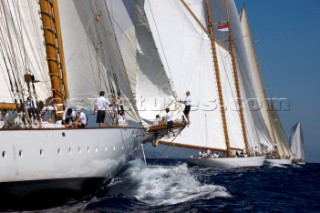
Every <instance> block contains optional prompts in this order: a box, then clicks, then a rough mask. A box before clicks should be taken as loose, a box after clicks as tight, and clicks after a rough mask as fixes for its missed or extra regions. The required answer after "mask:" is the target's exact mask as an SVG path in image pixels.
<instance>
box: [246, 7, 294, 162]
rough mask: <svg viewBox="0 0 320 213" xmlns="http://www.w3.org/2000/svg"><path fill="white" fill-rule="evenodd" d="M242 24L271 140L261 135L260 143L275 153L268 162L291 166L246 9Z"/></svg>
mask: <svg viewBox="0 0 320 213" xmlns="http://www.w3.org/2000/svg"><path fill="white" fill-rule="evenodd" d="M240 22H241V29H242V33H243V40H244V44H245V50H246V53H247V55H248V60H249V65H250V68H251V69H249V70H251V78H252V85H253V89H254V92H255V94H256V97H257V103H258V107H259V111H260V112H261V115H262V117H261V118H260V123H261V122H262V123H264V125H265V127H266V128H267V131H268V132H269V136H268V137H269V138H265V134H259V137H260V138H261V140H260V141H265V143H264V144H265V145H266V147H268V149H269V150H273V151H274V155H273V156H270V157H269V158H267V159H266V161H267V162H269V163H274V164H291V162H292V160H291V159H290V156H291V152H290V147H289V143H288V140H287V138H286V136H285V134H284V130H283V127H282V125H281V121H280V119H279V116H278V113H277V111H276V109H275V106H274V104H273V102H272V100H271V101H270V105H271V106H269V105H268V101H267V98H266V93H265V90H264V86H263V82H262V76H261V73H260V69H259V62H258V59H257V56H256V51H255V47H254V42H253V37H252V34H251V30H250V25H249V21H248V15H247V11H246V9H245V7H244V8H243V9H242V11H241V14H240ZM255 123H256V124H257V125H258V124H259V122H255Z"/></svg>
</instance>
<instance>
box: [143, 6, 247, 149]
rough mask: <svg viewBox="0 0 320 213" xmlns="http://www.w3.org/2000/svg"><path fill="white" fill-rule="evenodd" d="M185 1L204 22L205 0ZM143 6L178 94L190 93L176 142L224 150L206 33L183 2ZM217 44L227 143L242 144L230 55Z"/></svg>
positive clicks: (241, 147)
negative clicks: (187, 117)
mask: <svg viewBox="0 0 320 213" xmlns="http://www.w3.org/2000/svg"><path fill="white" fill-rule="evenodd" d="M186 3H187V5H188V7H189V8H190V9H191V11H193V8H195V9H194V11H195V13H194V14H195V15H196V16H199V17H197V18H198V19H199V20H200V22H201V23H203V22H204V20H205V17H204V15H205V12H204V7H203V4H204V2H203V1H197V2H194V1H186ZM145 10H146V13H147V17H148V19H149V21H150V25H151V29H152V32H153V33H154V37H155V40H156V43H157V45H158V49H159V50H160V54H161V57H162V59H163V61H165V62H166V63H165V64H164V65H165V67H166V70H167V71H168V72H169V76H172V79H173V82H174V86H175V88H176V90H177V93H178V96H179V97H181V98H183V97H184V93H185V92H186V91H187V90H189V91H190V92H191V96H192V97H193V104H194V106H193V107H192V112H191V115H190V117H191V125H190V126H189V127H188V128H187V129H186V130H184V131H183V132H182V133H181V134H180V135H179V136H178V137H177V138H176V139H175V140H174V142H175V143H180V144H183V145H189V147H190V146H195V147H208V148H212V149H220V150H226V141H225V138H224V129H223V124H222V122H223V121H222V116H221V111H220V103H219V93H218V88H217V80H216V79H217V78H216V76H215V70H214V64H213V56H212V50H211V41H210V38H209V37H208V35H207V33H206V32H205V31H204V30H203V28H202V26H200V25H199V23H198V22H197V20H196V19H195V18H194V17H193V15H192V14H191V13H190V11H189V10H188V9H187V7H185V6H184V4H183V3H182V2H181V1H155V0H148V1H146V2H145ZM169 19H170V20H169ZM216 46H217V57H218V61H219V62H218V63H219V68H220V79H221V84H222V93H223V99H224V102H225V108H226V120H227V121H226V123H227V128H228V136H229V140H230V147H232V148H238V149H243V148H244V147H245V145H244V141H243V135H242V132H241V123H240V118H239V111H238V110H237V107H236V105H235V100H236V92H235V85H234V79H233V75H232V66H231V56H230V53H229V52H228V51H227V50H226V49H225V48H224V47H223V46H221V45H220V44H218V43H216Z"/></svg>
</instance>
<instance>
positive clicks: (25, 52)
mask: <svg viewBox="0 0 320 213" xmlns="http://www.w3.org/2000/svg"><path fill="white" fill-rule="evenodd" d="M17 2H18V1H17ZM13 4H14V3H13ZM16 7H17V8H18V10H17V13H18V15H17V14H16V17H17V25H18V30H19V31H20V36H21V40H22V48H23V50H24V57H25V58H24V59H25V61H24V63H25V69H26V70H29V71H30V67H29V64H28V55H27V50H26V48H25V43H24V36H23V31H22V19H21V12H20V7H19V6H18V3H17V6H16ZM15 12H16V10H15ZM18 17H19V18H18ZM19 24H20V26H19ZM19 49H20V46H19ZM20 54H21V58H23V54H22V51H21V49H20Z"/></svg>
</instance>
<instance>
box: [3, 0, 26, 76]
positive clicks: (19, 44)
mask: <svg viewBox="0 0 320 213" xmlns="http://www.w3.org/2000/svg"><path fill="white" fill-rule="evenodd" d="M8 1H9V0H7V2H8ZM8 7H9V12H10V16H11V19H12V22H13V25H15V24H14V18H13V15H12V9H11V8H10V4H9V3H8ZM13 7H15V5H14V2H13ZM18 10H19V7H18ZM14 12H16V10H15V9H14ZM15 17H17V19H16V27H14V28H13V29H14V31H15V35H16V33H17V34H18V35H20V37H19V36H17V45H18V49H19V53H20V56H21V61H22V64H24V66H23V65H22V67H23V68H25V69H26V68H27V67H26V62H25V61H26V58H25V57H23V54H22V50H21V45H22V46H23V44H24V43H23V35H22V31H21V28H22V27H21V19H20V18H19V17H18V16H17V15H16V14H15ZM19 22H20V26H19ZM16 31H18V32H16ZM20 39H21V40H20ZM25 56H26V54H25ZM17 71H18V70H17ZM21 73H24V72H23V70H21Z"/></svg>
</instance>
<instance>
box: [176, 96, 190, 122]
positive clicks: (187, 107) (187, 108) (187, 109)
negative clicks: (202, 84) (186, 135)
mask: <svg viewBox="0 0 320 213" xmlns="http://www.w3.org/2000/svg"><path fill="white" fill-rule="evenodd" d="M179 102H181V103H183V104H184V105H185V107H184V111H183V113H184V115H185V116H186V118H187V122H188V124H190V117H189V113H190V110H191V102H192V99H191V96H190V91H187V92H186V98H185V99H184V101H179Z"/></svg>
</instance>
